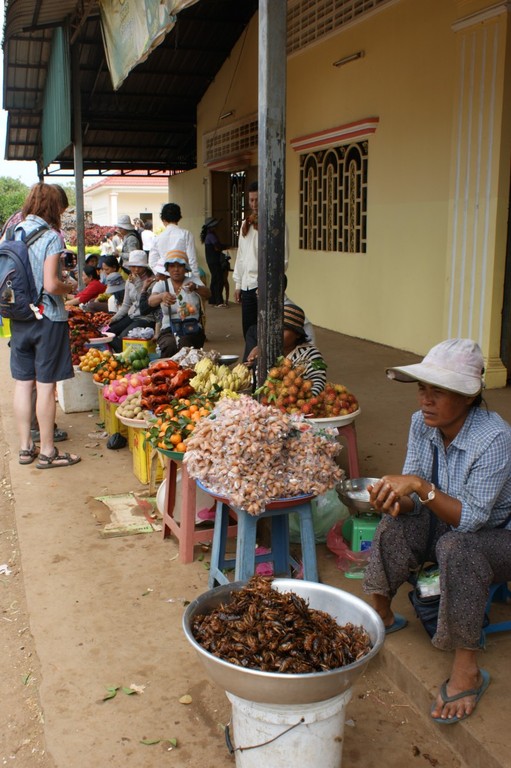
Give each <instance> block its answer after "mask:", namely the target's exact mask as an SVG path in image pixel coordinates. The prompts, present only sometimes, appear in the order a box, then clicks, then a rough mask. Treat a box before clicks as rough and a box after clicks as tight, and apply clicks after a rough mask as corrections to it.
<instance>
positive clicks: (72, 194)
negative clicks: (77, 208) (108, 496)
mask: <svg viewBox="0 0 511 768" xmlns="http://www.w3.org/2000/svg"><path fill="white" fill-rule="evenodd" d="M61 186H62V188H63V189H64V192H65V193H66V195H67V199H68V200H69V205H76V187H75V185H74V184H62V185H61Z"/></svg>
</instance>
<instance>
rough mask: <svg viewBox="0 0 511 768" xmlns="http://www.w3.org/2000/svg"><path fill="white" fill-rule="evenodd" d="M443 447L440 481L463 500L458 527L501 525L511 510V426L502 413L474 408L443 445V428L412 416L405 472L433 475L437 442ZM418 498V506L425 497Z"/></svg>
mask: <svg viewBox="0 0 511 768" xmlns="http://www.w3.org/2000/svg"><path fill="white" fill-rule="evenodd" d="M434 446H436V447H437V448H438V487H439V488H440V490H442V491H444V493H447V494H449V496H452V497H454V498H456V499H458V500H459V501H461V518H460V523H459V525H458V526H457V528H456V530H457V531H460V532H463V533H465V532H468V531H477V530H479V529H480V528H497V527H499V525H500V524H501V523H503V522H504V520H505V519H506V518H507V516H508V515H509V514H510V512H511V427H510V425H509V424H508V423H507V422H506V421H504V419H502V418H501V417H500V416H499V415H498V414H497V413H494V412H492V411H487V410H485V409H484V407H483V408H472V409H471V410H470V411H469V413H468V416H467V418H466V420H465V423H464V424H463V426H462V428H461V429H460V431H459V432H458V434H457V435H456V437H455V438H454V440H453V441H452V443H451V444H450V445H449V446H448V448H447V450H446V449H445V448H444V444H443V442H442V436H441V434H440V431H439V430H438V429H436V428H434V427H428V426H426V425H425V424H424V418H423V416H422V413H421V412H420V411H418V412H417V413H414V414H413V416H412V424H411V427H410V434H409V438H408V452H407V455H406V460H405V464H404V467H403V474H405V475H418V476H419V477H422V478H424V479H425V480H429V481H431V480H432V477H431V476H432V470H433V448H434ZM412 498H415V509H416V511H418V509H419V507H420V502H419V500H418V498H417V496H416V495H415V494H414V496H412ZM506 528H507V529H511V522H509V523H508V524H507V525H506Z"/></svg>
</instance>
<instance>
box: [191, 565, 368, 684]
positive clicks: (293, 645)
mask: <svg viewBox="0 0 511 768" xmlns="http://www.w3.org/2000/svg"><path fill="white" fill-rule="evenodd" d="M191 629H192V632H193V635H194V637H195V639H196V640H197V642H198V643H200V645H202V646H203V647H204V648H205V649H206V650H207V651H209V652H210V653H212V654H213V655H214V656H217V657H219V658H221V659H224V660H226V661H228V662H230V663H231V664H235V665H237V666H242V667H248V668H250V669H260V670H262V671H265V672H285V673H289V674H309V673H312V672H324V671H326V670H330V669H337V668H338V667H343V666H346V665H348V664H352V663H353V662H355V661H357V660H358V659H360V658H362V657H363V656H365V655H366V654H367V653H369V651H370V650H371V647H372V646H371V640H370V638H369V635H368V633H367V632H366V630H365V629H364V628H363V627H360V626H355V625H353V624H346V625H345V626H340V625H339V624H338V623H337V622H336V621H335V619H334V618H332V616H330V615H329V614H328V613H325V612H324V611H318V610H316V609H313V608H309V606H308V603H307V601H306V600H304V599H303V598H301V597H299V596H298V595H296V594H295V593H293V592H287V593H281V592H278V591H277V590H275V589H273V588H272V586H271V579H267V578H264V577H261V576H254V577H253V578H252V579H250V581H249V582H248V584H247V585H246V586H245V587H244V588H243V589H241V590H239V591H236V592H233V593H232V596H231V600H230V602H228V603H223V604H221V605H220V606H218V608H216V609H215V610H214V611H212V612H211V613H209V614H206V615H201V616H196V617H195V619H194V620H193V622H192V626H191Z"/></svg>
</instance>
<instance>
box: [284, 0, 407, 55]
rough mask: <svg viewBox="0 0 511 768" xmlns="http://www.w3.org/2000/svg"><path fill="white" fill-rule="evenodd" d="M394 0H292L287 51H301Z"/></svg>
mask: <svg viewBox="0 0 511 768" xmlns="http://www.w3.org/2000/svg"><path fill="white" fill-rule="evenodd" d="M389 2H392V0H289V3H288V10H287V53H288V55H289V54H291V53H295V52H296V51H301V50H303V48H305V47H306V46H308V45H312V44H313V43H316V42H317V41H318V40H321V39H323V38H325V37H327V35H331V34H333V33H334V32H336V31H337V30H338V29H340V28H341V27H345V26H347V25H348V24H353V23H354V22H355V21H358V20H359V19H360V18H361V17H362V16H367V15H368V14H370V13H375V12H376V11H379V10H381V8H382V7H383V6H384V5H387V4H388V3H389Z"/></svg>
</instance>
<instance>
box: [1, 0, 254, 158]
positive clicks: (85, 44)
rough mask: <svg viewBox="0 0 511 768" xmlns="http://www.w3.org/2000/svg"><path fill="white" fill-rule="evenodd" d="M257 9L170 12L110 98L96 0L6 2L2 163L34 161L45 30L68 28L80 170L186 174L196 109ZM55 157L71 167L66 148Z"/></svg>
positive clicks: (218, 4) (210, 1)
mask: <svg viewBox="0 0 511 768" xmlns="http://www.w3.org/2000/svg"><path fill="white" fill-rule="evenodd" d="M82 5H83V6H84V15H83V18H81V17H80V15H79V13H78V12H77V9H78V8H79V7H80V6H82ZM257 7H258V0H199V2H198V3H196V4H195V5H193V6H190V7H189V8H186V9H184V10H183V11H181V12H180V13H179V14H178V18H177V22H176V25H175V27H174V28H173V29H172V30H171V32H170V33H169V34H168V35H167V37H166V38H165V40H164V41H163V43H162V44H161V45H160V46H159V47H158V48H157V49H156V50H155V51H154V52H153V53H152V54H151V55H150V56H149V58H148V59H147V61H145V62H143V63H142V64H140V65H139V66H138V67H136V68H135V69H134V70H133V71H132V72H131V73H130V75H129V76H128V78H127V79H126V81H125V82H124V83H123V85H122V86H121V88H120V89H119V90H118V91H116V92H114V91H113V88H112V83H111V79H110V75H109V72H108V69H107V65H106V60H105V54H104V49H103V42H102V35H101V28H100V20H99V11H98V7H97V3H96V2H95V1H92V0H89V2H87V0H85V1H84V0H82V3H78V2H77V0H73V1H71V0H61V1H60V2H57V0H35V2H34V0H11V1H10V2H8V6H7V10H6V25H5V34H4V84H3V96H4V109H6V110H7V111H8V113H9V116H8V125H7V140H6V159H7V160H36V161H37V162H39V163H41V109H42V97H43V93H44V86H45V82H46V67H47V64H48V61H49V57H50V47H51V38H52V33H53V28H54V26H55V25H58V24H62V23H64V22H66V21H68V22H69V24H70V36H71V38H73V36H75V37H76V43H77V44H78V46H79V50H80V55H79V61H80V91H81V97H82V98H81V104H82V133H83V163H84V170H85V171H89V172H90V171H91V170H98V171H99V172H106V171H108V170H111V169H115V170H123V171H124V170H128V169H139V170H141V171H147V169H152V170H160V171H161V170H167V171H171V170H173V171H175V170H188V169H190V168H194V167H195V164H196V143H197V142H196V110H197V104H198V103H199V102H200V100H201V98H202V97H203V95H204V93H205V92H206V90H207V89H208V87H209V85H210V84H211V82H212V81H213V79H214V78H215V76H216V74H217V72H218V71H219V70H220V68H221V67H222V65H223V63H224V62H225V60H226V59H227V57H228V56H229V54H230V52H231V50H232V48H233V47H234V45H235V44H236V42H237V40H238V39H239V37H240V35H241V34H242V32H243V31H244V29H245V28H246V26H247V24H248V23H249V21H250V19H251V18H252V16H253V14H254V13H255V11H256V10H257ZM57 160H58V162H59V163H60V166H61V168H64V169H72V168H73V150H72V147H69V148H68V149H67V150H65V151H64V152H62V153H61V155H60V156H59V157H58V158H57Z"/></svg>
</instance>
